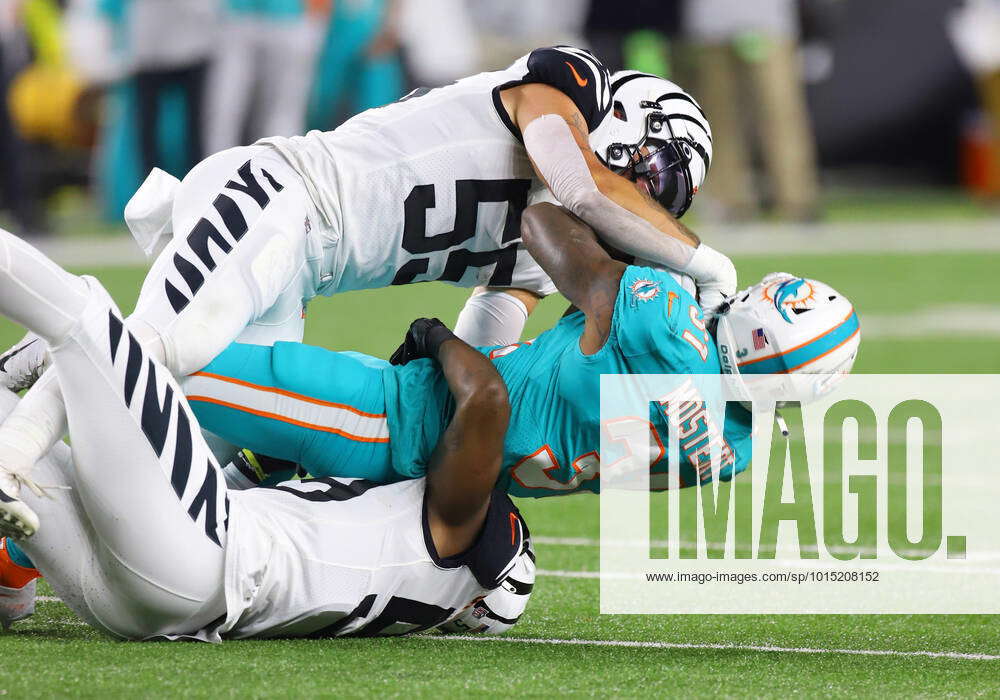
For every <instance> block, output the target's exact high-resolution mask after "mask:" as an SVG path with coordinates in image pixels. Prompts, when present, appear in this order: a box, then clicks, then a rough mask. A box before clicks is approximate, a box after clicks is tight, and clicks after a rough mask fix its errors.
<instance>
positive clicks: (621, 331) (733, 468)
mask: <svg viewBox="0 0 1000 700" xmlns="http://www.w3.org/2000/svg"><path fill="white" fill-rule="evenodd" d="M584 323H585V317H584V315H583V313H581V312H576V313H573V314H570V315H568V316H566V317H564V318H563V319H562V320H560V321H559V323H558V324H556V326H555V327H554V328H552V329H551V330H548V331H546V332H545V333H542V334H541V335H539V336H538V337H537V338H535V339H534V340H532V341H528V342H525V343H518V344H515V345H509V346H503V347H493V348H480V350H481V351H482V352H484V353H486V354H487V355H488V356H489V357H490V359H492V360H493V362H494V364H495V366H496V368H497V370H498V371H499V372H500V375H501V376H502V377H503V378H504V381H505V382H506V383H507V387H508V393H509V395H510V399H511V420H510V428H509V430H508V433H507V438H506V441H505V445H504V468H503V472H502V474H501V478H500V485H501V486H502V487H506V488H507V490H508V492H509V493H511V494H512V495H516V496H529V497H540V496H554V495H562V494H569V493H574V492H576V491H580V490H585V491H592V492H597V491H599V490H600V454H599V453H600V439H601V417H600V382H601V375H602V374H721V368H720V365H719V358H718V352H717V350H716V347H715V342H714V341H713V340H712V338H711V336H710V335H709V333H708V331H707V330H706V328H705V321H704V318H703V316H702V311H701V307H700V306H699V305H698V303H697V301H696V300H695V299H694V297H692V296H691V294H690V293H688V292H687V291H685V290H684V289H683V287H681V285H680V284H679V283H678V282H677V281H676V280H675V279H674V278H673V277H672V276H671V275H670V273H668V272H664V271H661V270H655V269H651V268H646V267H637V266H631V267H629V268H627V269H626V271H625V274H624V275H623V277H622V281H621V285H620V287H619V291H618V297H617V299H616V302H615V310H614V317H613V320H612V327H611V333H610V336H609V338H608V340H607V342H606V343H605V344H604V346H603V347H602V348H601V350H599V351H598V352H597V353H595V354H593V355H585V354H583V353H582V352H581V351H580V336H581V334H582V332H583V327H584ZM384 372H385V375H384V380H385V389H386V412H387V414H388V421H389V432H390V434H391V436H392V452H393V458H392V459H393V467H394V468H395V469H396V471H397V472H399V473H400V474H402V475H405V476H420V475H421V474H422V473H423V472H424V471H425V466H426V464H427V461H428V460H429V458H430V454H431V452H432V451H433V449H434V445H435V444H436V443H437V439H438V438H439V437H440V434H441V432H442V431H443V429H444V425H445V423H444V422H442V421H438V420H433V419H432V420H427V419H428V417H432V416H442V417H444V416H446V415H448V414H449V413H450V410H449V409H450V406H449V402H450V399H449V397H448V392H447V386H446V385H445V383H444V382H443V381H442V379H441V377H440V373H439V371H438V370H437V368H436V367H435V366H434V364H433V363H431V362H429V361H419V362H416V363H410V364H409V365H406V366H404V367H396V368H386V369H385V370H384ZM671 405H672V406H677V407H678V408H676V409H675V410H676V413H677V415H673V416H671V415H668V414H667V412H666V408H667V405H666V404H664V405H662V406H661V405H658V404H655V403H654V404H651V409H650V415H649V424H650V425H649V428H650V444H651V447H652V448H653V451H652V452H651V459H652V461H653V464H652V465H651V471H652V474H653V478H652V480H651V484H652V487H653V488H666V487H667V486H668V483H670V479H671V477H672V479H673V483H674V484H675V485H679V486H692V485H695V484H698V483H704V482H705V481H707V480H708V479H709V478H710V477H711V470H710V469H709V459H710V458H709V455H710V454H711V452H712V449H715V450H716V451H717V452H716V453H717V454H721V464H720V467H721V468H720V471H719V474H720V476H721V478H723V479H729V478H732V476H734V475H735V474H737V473H738V472H740V471H742V470H743V469H745V468H746V466H747V464H748V463H749V459H750V452H751V443H750V434H751V428H752V421H751V416H750V413H749V412H748V411H746V410H745V409H744V408H743V407H742V406H740V405H738V404H736V403H730V404H727V408H726V414H725V418H724V421H723V422H724V425H723V426H722V429H721V430H719V428H718V427H717V423H718V422H719V421H718V420H713V417H712V416H711V415H709V414H708V413H707V412H706V411H705V410H704V404H703V403H700V402H698V401H697V400H689V401H687V402H679V403H672V404H671ZM671 430H676V431H677V432H678V436H679V445H680V454H681V465H680V466H679V467H678V469H676V470H671V468H670V465H669V464H668V459H667V446H668V445H669V435H670V432H671ZM671 472H673V473H672V474H671Z"/></svg>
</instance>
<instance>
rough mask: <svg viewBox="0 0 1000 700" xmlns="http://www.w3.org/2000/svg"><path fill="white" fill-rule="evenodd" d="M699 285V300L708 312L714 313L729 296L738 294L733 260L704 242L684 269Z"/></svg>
mask: <svg viewBox="0 0 1000 700" xmlns="http://www.w3.org/2000/svg"><path fill="white" fill-rule="evenodd" d="M684 272H686V273H687V274H688V275H690V276H691V278H692V279H694V282H695V284H696V285H697V286H698V300H699V301H700V302H701V308H702V309H704V311H705V312H706V314H708V315H714V314H715V312H716V310H718V308H719V307H720V306H721V305H722V303H723V302H724V301H725V300H726V299H728V298H729V297H731V296H733V295H734V294H736V267H735V266H734V265H733V262H732V260H730V259H729V258H728V257H726V256H725V255H723V254H722V253H720V252H719V251H717V250H715V249H714V248H711V247H709V246H707V245H705V244H704V243H702V244H701V245H699V246H698V248H697V249H696V250H695V253H694V257H693V258H691V262H690V263H688V265H687V267H686V268H685V269H684Z"/></svg>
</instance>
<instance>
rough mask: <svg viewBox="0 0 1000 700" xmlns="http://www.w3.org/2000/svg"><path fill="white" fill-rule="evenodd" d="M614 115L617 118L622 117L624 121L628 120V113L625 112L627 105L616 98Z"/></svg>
mask: <svg viewBox="0 0 1000 700" xmlns="http://www.w3.org/2000/svg"><path fill="white" fill-rule="evenodd" d="M614 115H615V119H621V120H622V121H623V122H624V121H628V114H627V113H626V112H625V105H623V104H622V103H621V102H619V101H618V100H615V108H614Z"/></svg>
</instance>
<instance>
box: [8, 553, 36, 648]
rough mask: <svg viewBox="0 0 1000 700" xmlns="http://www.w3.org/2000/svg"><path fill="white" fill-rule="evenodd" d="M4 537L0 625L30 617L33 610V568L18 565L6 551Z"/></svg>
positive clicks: (9, 624) (34, 578)
mask: <svg viewBox="0 0 1000 700" xmlns="http://www.w3.org/2000/svg"><path fill="white" fill-rule="evenodd" d="M6 545H7V541H6V539H3V538H0V627H2V628H3V629H4V630H8V629H10V626H11V623H14V622H17V621H18V620H23V619H24V618H26V617H30V616H31V615H32V614H33V613H34V612H35V585H36V584H35V580H36V579H37V578H38V577H39V575H40V574H39V573H38V571H37V570H35V569H28V568H25V567H23V566H18V565H17V564H15V563H14V561H13V560H12V559H11V558H10V554H9V553H8V552H7V546H6Z"/></svg>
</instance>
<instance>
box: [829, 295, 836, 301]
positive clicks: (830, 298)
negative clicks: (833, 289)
mask: <svg viewBox="0 0 1000 700" xmlns="http://www.w3.org/2000/svg"><path fill="white" fill-rule="evenodd" d="M836 298H837V295H836V294H831V295H830V296H829V297H827V301H833V300H834V299H836Z"/></svg>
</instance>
